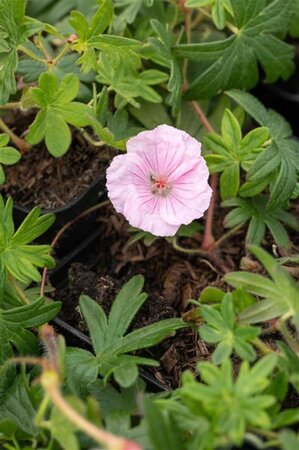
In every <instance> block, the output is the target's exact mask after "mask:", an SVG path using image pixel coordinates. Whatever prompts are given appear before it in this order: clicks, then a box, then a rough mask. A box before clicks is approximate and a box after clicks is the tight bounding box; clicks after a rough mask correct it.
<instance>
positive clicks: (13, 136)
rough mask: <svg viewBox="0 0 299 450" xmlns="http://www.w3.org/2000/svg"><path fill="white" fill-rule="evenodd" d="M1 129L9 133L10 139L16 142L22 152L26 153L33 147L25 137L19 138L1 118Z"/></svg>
mask: <svg viewBox="0 0 299 450" xmlns="http://www.w3.org/2000/svg"><path fill="white" fill-rule="evenodd" d="M0 130H2V131H4V133H6V134H8V136H9V137H10V140H11V141H12V142H13V143H14V144H15V146H16V147H17V148H18V150H20V152H21V153H22V154H23V155H24V154H25V153H27V152H28V151H29V150H30V149H31V145H29V144H27V142H25V141H24V139H21V138H19V137H18V136H17V135H16V134H15V133H14V132H13V131H12V130H11V129H10V128H9V127H8V126H7V125H6V123H5V122H3V120H2V119H0Z"/></svg>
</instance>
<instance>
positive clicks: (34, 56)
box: [18, 45, 47, 65]
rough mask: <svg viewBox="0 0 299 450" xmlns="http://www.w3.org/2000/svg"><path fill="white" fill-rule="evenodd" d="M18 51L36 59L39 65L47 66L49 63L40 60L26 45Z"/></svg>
mask: <svg viewBox="0 0 299 450" xmlns="http://www.w3.org/2000/svg"><path fill="white" fill-rule="evenodd" d="M18 50H20V51H21V52H23V53H25V55H27V56H29V58H31V59H34V61H38V62H39V63H42V64H45V65H47V61H46V60H45V59H42V58H39V57H38V56H36V54H35V53H34V52H32V51H31V50H29V49H28V48H27V47H25V46H24V45H19V46H18Z"/></svg>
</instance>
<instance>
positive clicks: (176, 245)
mask: <svg viewBox="0 0 299 450" xmlns="http://www.w3.org/2000/svg"><path fill="white" fill-rule="evenodd" d="M171 242H172V246H173V248H174V249H175V250H177V251H178V252H181V253H185V254H187V255H199V256H201V257H202V258H204V259H207V260H208V261H210V262H211V263H212V264H214V265H215V266H216V267H217V268H218V269H219V270H220V271H221V272H223V273H227V272H229V271H230V270H229V268H228V267H226V266H225V264H223V262H222V261H221V260H220V259H219V258H218V257H217V255H216V254H213V253H210V252H207V251H206V250H204V249H202V248H186V247H183V246H182V245H180V244H179V243H178V241H177V238H176V237H174V238H173V239H172V241H171Z"/></svg>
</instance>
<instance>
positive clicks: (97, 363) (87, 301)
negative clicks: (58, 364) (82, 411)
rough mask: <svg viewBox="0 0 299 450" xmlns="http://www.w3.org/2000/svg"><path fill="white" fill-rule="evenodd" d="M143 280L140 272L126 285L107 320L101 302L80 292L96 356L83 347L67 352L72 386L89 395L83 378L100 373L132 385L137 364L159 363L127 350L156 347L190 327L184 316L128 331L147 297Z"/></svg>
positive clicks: (88, 381) (90, 380)
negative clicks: (166, 338) (168, 337)
mask: <svg viewBox="0 0 299 450" xmlns="http://www.w3.org/2000/svg"><path fill="white" fill-rule="evenodd" d="M143 283H144V279H143V277H142V276H141V275H137V276H135V277H133V278H132V279H131V280H129V281H128V282H127V283H126V284H125V285H124V286H123V288H122V289H121V290H120V292H119V294H118V295H117V296H116V299H115V301H114V302H113V305H112V308H111V311H110V313H109V316H108V319H107V317H106V315H105V313H104V311H103V309H102V307H101V306H100V305H98V304H97V303H96V302H95V301H94V300H92V299H91V298H90V297H88V296H86V295H81V297H80V310H81V312H82V315H83V317H84V319H85V321H86V323H87V327H88V330H89V334H90V337H91V341H92V345H93V348H94V352H95V353H96V356H93V355H92V354H91V353H89V352H86V351H85V350H81V349H72V350H71V351H70V352H68V356H67V366H68V368H69V371H70V375H69V376H70V377H71V385H72V386H73V389H75V390H76V386H79V390H80V391H81V392H83V393H85V394H86V388H84V383H83V382H82V383H81V382H80V377H82V379H83V377H84V380H85V381H86V383H87V384H89V383H91V382H92V381H93V380H94V378H95V377H96V374H97V372H99V374H100V375H101V376H102V377H103V378H104V382H106V381H107V380H108V378H109V377H110V376H111V375H114V378H115V379H116V381H117V382H119V384H120V385H122V386H129V385H131V384H132V383H134V382H135V380H136V377H137V374H138V370H137V367H138V365H144V364H145V365H151V366H155V365H157V363H156V361H153V360H151V359H148V358H140V357H138V356H133V355H126V353H130V352H133V351H135V350H139V349H142V348H147V347H150V346H153V345H155V344H157V343H158V342H160V341H162V340H163V339H164V338H165V337H167V336H169V335H170V334H172V333H174V332H175V331H176V330H178V329H181V328H185V327H187V326H188V325H187V324H186V323H184V322H183V321H182V320H181V319H166V320H162V321H160V322H157V323H154V324H152V325H148V326H146V327H143V328H140V329H136V330H134V331H132V332H130V333H128V334H125V333H126V332H127V330H128V328H129V326H130V325H131V323H132V320H133V318H134V317H135V315H136V313H137V311H138V309H139V308H140V307H141V306H142V304H143V303H144V301H145V300H146V297H147V294H144V293H142V292H141V290H142V287H143ZM83 373H84V374H85V373H86V375H83Z"/></svg>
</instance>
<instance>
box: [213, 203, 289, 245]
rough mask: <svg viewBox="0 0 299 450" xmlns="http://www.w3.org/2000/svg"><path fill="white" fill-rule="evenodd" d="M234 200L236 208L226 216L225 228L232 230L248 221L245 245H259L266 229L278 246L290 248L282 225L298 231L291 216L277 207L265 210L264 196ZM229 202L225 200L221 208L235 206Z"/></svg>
mask: <svg viewBox="0 0 299 450" xmlns="http://www.w3.org/2000/svg"><path fill="white" fill-rule="evenodd" d="M236 200H237V203H236V206H237V207H236V208H235V209H234V210H232V211H230V212H229V213H228V214H227V215H226V217H225V220H224V223H225V226H227V227H229V228H232V227H234V226H237V225H243V224H245V223H246V222H248V221H249V226H248V230H247V234H246V242H247V244H255V245H259V244H260V243H261V242H262V239H263V237H264V234H265V231H266V227H267V228H268V229H269V231H270V232H271V234H272V236H273V238H274V240H275V242H276V243H277V244H278V245H280V246H282V247H285V248H288V247H289V246H290V240H289V237H288V234H287V231H286V229H285V227H284V225H287V226H290V227H291V228H293V229H295V230H298V223H297V222H296V219H295V218H294V217H293V216H291V215H290V214H289V213H287V212H286V211H284V210H282V209H281V208H278V207H277V208H275V209H270V210H269V209H267V205H268V204H269V202H268V198H267V197H265V196H256V197H253V198H237V199H236ZM229 202H230V200H226V201H225V202H223V203H222V206H235V205H233V204H230V203H229Z"/></svg>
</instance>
